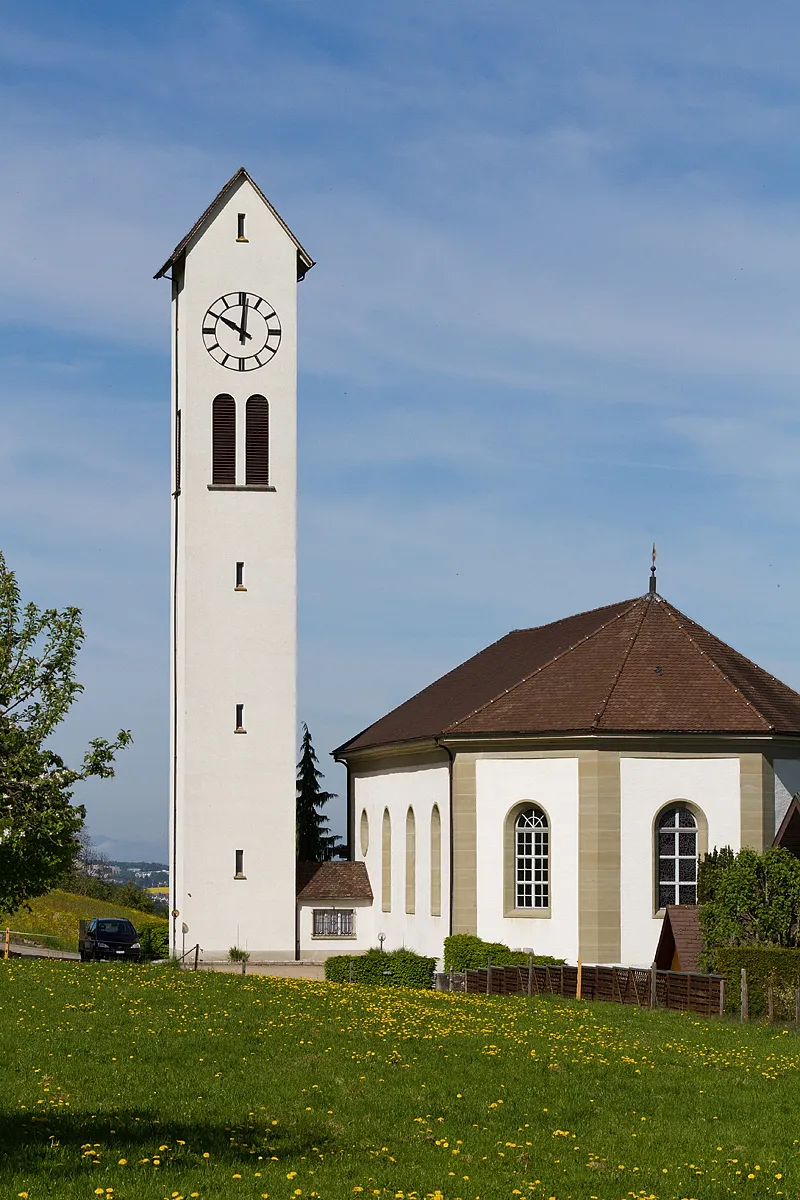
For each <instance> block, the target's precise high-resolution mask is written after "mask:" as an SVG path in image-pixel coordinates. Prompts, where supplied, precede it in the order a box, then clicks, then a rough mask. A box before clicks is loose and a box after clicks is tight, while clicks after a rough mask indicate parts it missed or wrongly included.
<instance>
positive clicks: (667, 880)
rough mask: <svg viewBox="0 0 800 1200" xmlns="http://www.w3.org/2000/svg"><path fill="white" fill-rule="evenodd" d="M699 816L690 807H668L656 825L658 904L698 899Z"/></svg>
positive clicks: (682, 902) (663, 906) (660, 905)
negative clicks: (696, 817) (697, 817)
mask: <svg viewBox="0 0 800 1200" xmlns="http://www.w3.org/2000/svg"><path fill="white" fill-rule="evenodd" d="M697 851H698V846H697V820H696V819H695V815H694V813H693V812H691V811H690V810H689V809H688V808H682V807H678V806H676V807H674V808H667V809H665V810H664V812H662V813H661V815H660V816H659V818H658V822H657V826H656V856H657V860H658V907H659V908H665V907H666V905H667V904H696V903H697Z"/></svg>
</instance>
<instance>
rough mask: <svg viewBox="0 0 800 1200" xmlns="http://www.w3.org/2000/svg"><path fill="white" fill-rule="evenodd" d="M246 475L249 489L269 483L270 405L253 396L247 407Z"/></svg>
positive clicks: (261, 397)
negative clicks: (255, 485)
mask: <svg viewBox="0 0 800 1200" xmlns="http://www.w3.org/2000/svg"><path fill="white" fill-rule="evenodd" d="M244 421H245V454H244V459H245V461H244V474H245V483H247V485H248V487H252V486H253V485H254V484H260V485H262V486H265V485H266V484H268V483H269V404H268V403H267V401H266V400H265V399H264V397H263V396H251V397H250V399H249V400H248V401H247V405H246V407H245V418H244Z"/></svg>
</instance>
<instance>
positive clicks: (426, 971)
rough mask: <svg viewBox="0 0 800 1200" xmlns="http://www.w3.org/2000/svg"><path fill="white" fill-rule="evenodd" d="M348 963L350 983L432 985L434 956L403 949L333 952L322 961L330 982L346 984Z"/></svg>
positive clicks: (412, 986) (434, 964)
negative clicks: (351, 976) (355, 952)
mask: <svg viewBox="0 0 800 1200" xmlns="http://www.w3.org/2000/svg"><path fill="white" fill-rule="evenodd" d="M351 963H352V964H353V982H354V983H366V984H369V985H370V986H371V987H410V988H431V987H433V970H434V967H435V966H436V959H435V958H427V957H426V956H425V955H424V954H415V953H414V951H413V950H405V949H402V950H378V949H377V948H373V949H372V950H368V951H367V952H366V954H358V955H352V956H351V955H349V954H337V955H335V956H334V957H333V958H328V959H326V960H325V978H326V979H327V980H329V982H331V983H347V982H348V980H349V979H350V964H351Z"/></svg>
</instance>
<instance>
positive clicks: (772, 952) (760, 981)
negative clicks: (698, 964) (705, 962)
mask: <svg viewBox="0 0 800 1200" xmlns="http://www.w3.org/2000/svg"><path fill="white" fill-rule="evenodd" d="M716 966H717V970H718V971H719V973H720V975H724V976H725V1009H726V1011H727V1012H738V1011H739V1005H740V1003H741V970H742V967H744V969H745V971H746V972H747V991H748V1007H749V1010H750V1016H751V1017H761V1016H764V1015H765V1014H766V1011H767V987H768V985H769V984H770V983H771V984H772V987H773V993H774V998H775V1015H776V1016H777V1017H779V1018H782V1019H784V1020H789V1021H793V1020H794V1015H795V1012H794V994H795V988H798V987H800V950H787V949H785V948H784V947H783V946H723V947H720V949H718V950H717V952H716Z"/></svg>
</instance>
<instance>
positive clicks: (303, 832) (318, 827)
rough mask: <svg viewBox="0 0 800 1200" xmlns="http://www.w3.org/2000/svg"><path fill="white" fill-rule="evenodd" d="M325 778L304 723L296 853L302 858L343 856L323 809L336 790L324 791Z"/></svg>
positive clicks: (317, 860)
mask: <svg viewBox="0 0 800 1200" xmlns="http://www.w3.org/2000/svg"><path fill="white" fill-rule="evenodd" d="M322 778H323V775H322V771H320V769H319V765H318V761H317V755H316V752H315V750H314V747H313V745H312V742H311V734H310V733H309V732H308V726H307V725H303V741H302V748H301V754H300V762H299V763H298V764H297V857H298V859H300V861H301V862H328V861H329V860H330V859H331V858H338V857H341V853H342V851H343V849H344V847H343V846H342V845H341V843H340V842H339V839H338V838H337V837H336V835H335V834H332V833H329V832H328V818H327V817H326V816H325V814H324V813H323V812H322V809H323V808H324V807H325V805H326V804H327V803H328V801H329V800H333V799H334V798H335V796H336V793H335V792H324V791H323V790H322V788H321V787H320V780H321V779H322Z"/></svg>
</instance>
